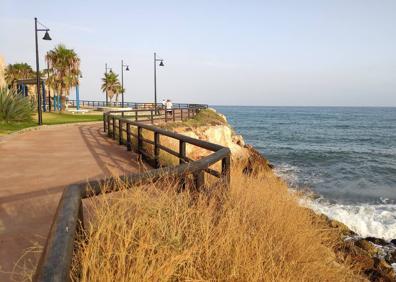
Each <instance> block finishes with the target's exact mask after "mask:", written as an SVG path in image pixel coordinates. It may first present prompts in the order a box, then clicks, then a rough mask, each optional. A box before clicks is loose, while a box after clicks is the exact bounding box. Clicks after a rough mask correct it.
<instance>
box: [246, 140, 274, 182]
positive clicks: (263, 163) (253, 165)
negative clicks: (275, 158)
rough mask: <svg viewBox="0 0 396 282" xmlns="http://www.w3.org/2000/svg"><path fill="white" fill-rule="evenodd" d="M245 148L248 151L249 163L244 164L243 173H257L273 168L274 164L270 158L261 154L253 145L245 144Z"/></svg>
mask: <svg viewBox="0 0 396 282" xmlns="http://www.w3.org/2000/svg"><path fill="white" fill-rule="evenodd" d="M245 149H246V150H247V151H248V158H247V163H246V165H245V166H244V169H243V173H245V174H249V175H250V174H252V175H255V174H257V173H258V172H259V171H260V170H263V169H264V170H271V169H272V168H273V166H272V165H271V164H270V163H269V162H268V160H267V159H266V158H265V157H264V156H263V155H262V154H260V152H258V151H257V150H256V149H254V148H253V146H251V145H245Z"/></svg>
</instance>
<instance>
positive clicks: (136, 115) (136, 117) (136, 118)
mask: <svg viewBox="0 0 396 282" xmlns="http://www.w3.org/2000/svg"><path fill="white" fill-rule="evenodd" d="M137 120H138V112H137V111H135V121H137Z"/></svg>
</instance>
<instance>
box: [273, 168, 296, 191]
mask: <svg viewBox="0 0 396 282" xmlns="http://www.w3.org/2000/svg"><path fill="white" fill-rule="evenodd" d="M299 172H300V169H299V168H298V167H297V166H293V165H290V164H286V163H283V164H280V165H277V166H275V168H274V173H275V174H276V175H277V176H279V177H280V178H282V179H283V180H284V181H285V182H286V183H287V184H288V185H289V186H291V187H297V186H298V184H299V177H298V173H299Z"/></svg>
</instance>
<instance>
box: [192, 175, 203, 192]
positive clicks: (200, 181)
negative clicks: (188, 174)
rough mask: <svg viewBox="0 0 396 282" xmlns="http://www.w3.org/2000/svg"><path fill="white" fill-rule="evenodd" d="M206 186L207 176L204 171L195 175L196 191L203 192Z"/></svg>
mask: <svg viewBox="0 0 396 282" xmlns="http://www.w3.org/2000/svg"><path fill="white" fill-rule="evenodd" d="M204 185H205V175H204V171H203V170H201V171H199V172H197V173H194V186H195V187H194V188H195V190H196V191H198V192H199V190H201V188H202V187H203V186H204Z"/></svg>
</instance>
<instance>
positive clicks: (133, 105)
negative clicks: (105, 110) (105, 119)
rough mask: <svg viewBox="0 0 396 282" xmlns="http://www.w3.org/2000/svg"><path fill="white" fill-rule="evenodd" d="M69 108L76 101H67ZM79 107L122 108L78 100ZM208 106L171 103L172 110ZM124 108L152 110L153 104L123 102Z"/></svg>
mask: <svg viewBox="0 0 396 282" xmlns="http://www.w3.org/2000/svg"><path fill="white" fill-rule="evenodd" d="M68 103H69V106H71V107H76V105H77V101H76V100H68ZM80 107H90V108H99V107H122V102H107V103H106V101H91V100H80ZM161 107H162V103H157V108H161ZM207 107H208V105H203V104H187V103H173V108H175V109H181V108H207ZM124 108H132V109H154V108H155V103H135V102H124Z"/></svg>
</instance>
